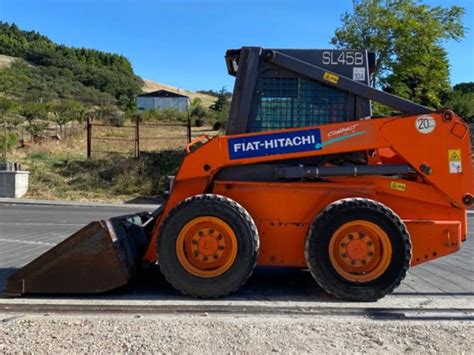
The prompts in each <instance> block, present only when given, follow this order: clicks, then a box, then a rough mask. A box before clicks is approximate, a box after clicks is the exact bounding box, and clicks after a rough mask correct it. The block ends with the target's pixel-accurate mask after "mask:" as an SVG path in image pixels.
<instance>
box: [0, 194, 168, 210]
mask: <svg viewBox="0 0 474 355" xmlns="http://www.w3.org/2000/svg"><path fill="white" fill-rule="evenodd" d="M0 204H4V205H36V206H71V207H72V206H73V207H97V208H101V207H113V208H133V209H143V210H155V209H156V208H158V207H159V206H160V204H158V203H157V204H156V205H155V204H139V203H130V204H128V203H102V202H79V201H52V200H31V199H18V198H4V197H1V198H0Z"/></svg>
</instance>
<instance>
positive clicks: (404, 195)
mask: <svg viewBox="0 0 474 355" xmlns="http://www.w3.org/2000/svg"><path fill="white" fill-rule="evenodd" d="M425 116H426V115H425ZM428 116H429V118H430V119H431V120H432V121H431V122H434V129H432V130H428V131H429V132H424V131H423V130H420V129H418V128H419V127H417V125H418V124H419V122H420V120H419V119H420V117H421V116H398V117H390V118H380V119H370V120H360V121H352V122H344V123H335V124H328V125H322V126H315V127H304V128H297V129H286V130H279V131H273V132H264V133H262V132H259V133H247V134H241V135H232V136H225V135H222V136H217V137H214V138H212V139H210V140H208V141H207V142H205V143H204V144H202V145H201V146H199V148H197V149H196V150H194V151H192V152H191V151H190V150H191V148H193V146H196V145H197V144H198V143H203V142H204V138H203V137H200V138H198V139H197V140H195V141H193V142H191V143H190V144H189V145H188V147H187V152H188V154H187V156H186V158H185V159H184V161H183V163H182V165H181V168H180V169H179V171H178V173H177V175H176V178H175V182H174V185H173V188H172V191H171V194H170V196H169V199H168V201H167V202H166V205H165V206H164V209H163V212H162V214H161V216H160V217H159V220H158V221H157V223H156V224H155V227H154V230H153V233H152V238H151V241H150V243H149V247H148V250H147V252H146V255H145V259H146V260H147V261H149V262H153V261H156V259H157V254H156V240H157V238H159V231H160V225H161V223H162V222H163V220H164V218H166V215H167V214H168V213H169V211H170V210H171V209H172V208H173V207H174V206H176V205H177V204H178V203H180V202H181V201H183V200H184V199H186V198H188V197H190V196H194V195H197V194H202V193H214V194H219V195H223V196H227V197H229V198H231V199H233V200H235V201H237V202H238V203H240V204H241V205H242V206H243V207H245V208H246V209H247V211H248V212H249V213H250V214H251V216H252V217H253V219H254V221H255V223H256V225H257V228H258V232H259V237H260V253H259V259H258V264H259V265H266V266H294V267H306V262H305V257H304V243H305V239H306V236H307V234H308V228H309V226H310V224H311V222H312V221H313V219H314V218H315V216H316V215H317V214H318V213H319V212H320V211H321V210H323V209H324V208H325V207H326V206H327V205H328V204H330V203H331V202H334V201H337V200H339V199H343V198H349V197H365V198H370V199H373V200H376V201H379V202H381V203H383V204H385V205H386V206H388V207H390V208H391V209H393V210H394V211H395V213H397V214H398V215H399V216H400V217H401V218H402V220H403V221H404V222H405V223H406V225H407V228H408V231H409V233H410V237H411V241H412V245H413V257H412V262H411V263H412V265H417V264H420V263H423V262H425V261H428V260H432V259H436V258H438V257H440V256H443V255H447V254H450V253H453V252H455V251H457V250H459V248H460V247H461V244H462V242H463V241H464V240H465V239H466V236H467V223H466V218H467V217H466V205H465V202H464V200H463V199H465V198H466V196H467V197H469V196H471V197H472V165H471V156H470V155H471V150H470V149H471V148H470V137H469V130H468V127H467V125H466V124H465V123H464V122H463V121H462V120H461V119H460V118H458V117H457V116H455V115H454V116H453V117H452V118H451V119H445V117H444V116H443V114H441V113H433V114H430V115H428ZM311 129H316V130H319V131H320V135H321V144H320V147H319V149H317V150H313V151H306V152H298V153H287V154H286V153H285V154H271V155H265V156H258V157H251V158H242V159H231V158H230V155H229V139H231V138H235V137H241V138H245V137H252V136H265V135H267V134H272V133H275V132H292V131H295V132H303V131H305V130H311ZM360 151H364V152H367V153H368V156H369V159H368V164H371V165H379V164H387V163H392V162H403V163H405V164H407V165H410V166H411V167H412V168H413V170H414V171H416V175H415V177H411V178H401V177H400V178H393V177H387V176H344V177H326V178H323V179H318V180H317V181H308V180H306V181H303V180H302V181H298V182H254V181H222V180H219V181H217V180H216V179H215V176H216V174H217V172H218V171H219V170H221V169H222V168H225V167H230V166H236V165H246V164H255V163H265V162H272V161H278V160H284V159H293V158H304V157H310V156H317V155H329V154H340V153H349V152H360Z"/></svg>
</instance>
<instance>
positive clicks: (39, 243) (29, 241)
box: [0, 238, 56, 246]
mask: <svg viewBox="0 0 474 355" xmlns="http://www.w3.org/2000/svg"><path fill="white" fill-rule="evenodd" d="M0 242H10V243H21V244H34V245H48V246H51V245H56V243H47V242H34V241H31V240H15V239H5V238H0Z"/></svg>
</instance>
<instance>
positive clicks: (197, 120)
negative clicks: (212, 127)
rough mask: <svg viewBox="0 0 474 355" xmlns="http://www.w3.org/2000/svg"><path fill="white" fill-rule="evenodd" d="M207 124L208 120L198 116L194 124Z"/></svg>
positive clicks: (199, 125) (196, 125)
mask: <svg viewBox="0 0 474 355" xmlns="http://www.w3.org/2000/svg"><path fill="white" fill-rule="evenodd" d="M205 124H206V120H205V119H204V118H196V119H195V120H194V126H195V127H202V126H204V125H205Z"/></svg>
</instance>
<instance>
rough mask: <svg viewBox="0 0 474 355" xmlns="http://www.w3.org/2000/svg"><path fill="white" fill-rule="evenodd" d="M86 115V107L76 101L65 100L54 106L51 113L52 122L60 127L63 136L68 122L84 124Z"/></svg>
mask: <svg viewBox="0 0 474 355" xmlns="http://www.w3.org/2000/svg"><path fill="white" fill-rule="evenodd" d="M84 115H85V107H84V105H83V104H82V103H80V102H77V101H74V100H65V101H62V102H61V103H59V104H57V105H55V106H54V108H53V110H52V112H51V116H50V118H51V120H52V121H53V122H56V123H57V124H58V125H59V129H60V132H61V134H62V133H64V126H65V125H66V124H67V123H68V122H72V121H77V122H82V120H83V117H84Z"/></svg>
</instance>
